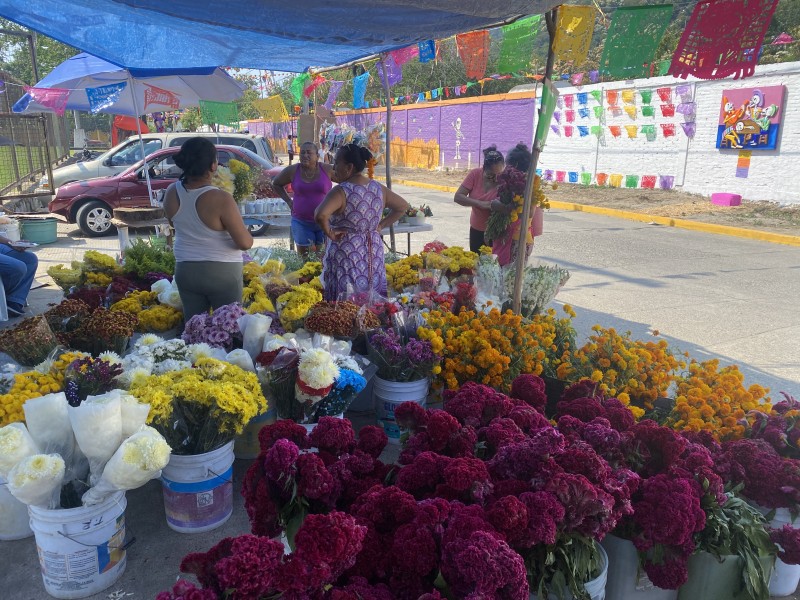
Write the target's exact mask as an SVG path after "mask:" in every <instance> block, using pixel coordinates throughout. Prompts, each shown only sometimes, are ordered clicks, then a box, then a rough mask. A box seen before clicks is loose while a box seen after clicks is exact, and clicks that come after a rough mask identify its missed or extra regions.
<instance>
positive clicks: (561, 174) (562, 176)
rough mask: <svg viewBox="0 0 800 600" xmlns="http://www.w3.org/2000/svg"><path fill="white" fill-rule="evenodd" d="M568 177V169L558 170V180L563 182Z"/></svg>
mask: <svg viewBox="0 0 800 600" xmlns="http://www.w3.org/2000/svg"><path fill="white" fill-rule="evenodd" d="M566 178H567V172H566V171H556V181H557V182H559V183H563V182H564V180H565V179H566Z"/></svg>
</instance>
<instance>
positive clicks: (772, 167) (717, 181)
mask: <svg viewBox="0 0 800 600" xmlns="http://www.w3.org/2000/svg"><path fill="white" fill-rule="evenodd" d="M685 83H689V84H691V86H692V88H693V95H694V102H696V109H697V110H696V114H695V117H694V119H695V122H696V133H695V137H694V138H693V139H689V138H688V137H687V136H686V134H685V133H684V131H683V129H682V128H681V125H680V122H681V121H685V120H691V119H690V118H686V117H684V115H681V114H678V113H676V114H675V116H674V117H664V116H662V115H661V111H660V105H661V104H662V101H661V100H660V99H659V97H658V94H657V93H656V89H657V88H661V87H671V88H673V101H672V102H673V104H675V105H676V106H677V105H678V103H679V102H680V99H679V98H677V97H676V95H675V92H674V90H675V88H677V87H678V86H680V85H682V84H685ZM773 85H785V86H786V88H787V91H786V96H785V98H784V105H783V112H784V115H783V120H782V122H781V123H782V124H781V127H782V131H781V133H780V137H779V139H778V149H777V150H753V152H752V158H751V162H750V169H749V172H748V176H747V178H738V177H736V166H737V161H738V155H739V151H738V150H720V149H717V148H716V136H717V124H718V119H719V110H720V102H721V99H722V95H723V90H726V89H736V88H752V87H759V86H773ZM631 88H633V89H635V90H636V91H637V93H636V105H637V107H638V108H639V109H641V106H642V102H641V98H640V96H639V93H638V91H639V90H641V89H652V90H653V100H652V103H651V104H652V106H654V107H655V116H654V117H643V116H642V115H641V110H639V111H637V112H638V114H637V117H636V119H635V120H633V119H631V118H630V117H629V116H628V115H627V114H626V113H625V112H621V113H619V114H616V115H614V114H612V113H611V112H610V111H609V110H608V109H607V108H606V110H605V118H606V122H605V123H604V124H603V130H604V132H603V135H602V137H600V138H597V137H596V136H593V135H591V134H590V135H588V136H586V137H584V138H581V137H580V136H579V134H578V131H577V126H579V125H584V126H587V127H591V126H592V125H597V124H598V121H597V119H596V118H595V115H594V110H593V107H594V106H597V102H596V101H595V100H594V99H593V98H592V97H591V91H592V90H597V89H599V90H602V91H603V105H604V106H607V104H606V100H605V92H606V91H607V90H619V91H620V92H621V91H622V90H625V89H631ZM559 92H560V94H561V95H562V96H565V95H567V94H573V95H575V96H574V97H575V102H574V105H573V110H575V111H576V118H575V122H573V123H567V121H566V117H565V113H566V110H568V109H567V107H566V106H563V107H562V108H560V109H559V110H560V111H561V127H560V129H559V133H560V135H557V134H555V133H554V132H553V131H550V133H549V135H548V138H547V145H546V147H545V150H544V152H543V153H542V155H541V159H540V168H542V169H544V170H552V171H554V172H556V171H564V172H566V173H569V172H577V173H581V172H590V173H592V183H595V181H596V178H595V177H596V174H597V173H606V174H609V175H610V174H613V173H618V174H621V175H638V176H639V177H640V178H641V177H642V176H644V175H656V176H660V175H672V176H674V185H675V189H682V190H684V191H687V192H692V193H699V194H704V195H710V194H712V193H714V192H732V193H737V194H741V195H742V197H743V198H746V199H749V200H770V201H775V202H780V203H783V204H800V185H798V183H796V182H795V180H794V175H795V173H797V172H798V171H800V160H798V158H799V157H800V63H797V62H795V63H784V64H780V65H767V66H759V67H757V68H756V73H755V75H754V76H753V77H748V78H745V79H740V80H733V79H723V80H716V81H702V80H695V79H689V80H688V81H684V80H681V79H676V78H674V77H657V78H652V79H641V80H635V81H626V82H613V83H604V84H594V85H585V86H582V87H580V88H575V87H569V86H564V87H561V86H559ZM578 93H589V101H588V105H587V106H588V108H589V111H590V117H589V118H588V119H581V118H579V117H578V115H577V110H578V109H579V108H580V105H579V104H578V102H577V94H578ZM619 104H620V106H622V104H623V103H622V100H621V99H620V101H619ZM662 123H674V124H675V129H676V133H675V136H673V137H664V135H663V132H662V130H661V127H660V125H661V124H662ZM631 124H636V125H639V126H641V125H644V124H653V125H655V128H656V137H655V139H654V140H652V141H648V140H647V139H646V138H645V137H644V136H643V135H642V134H641V132H640V133H639V134H638V137H637V138H636V139H629V138H628V135H627V133H626V131H625V128H624V125H631ZM565 125H572V126H573V127H574V128H575V130H574V133H573V136H572V137H567V136H566V135H565V134H564V126H565ZM609 125H620V126H622V135H621V136H620V137H619V138H615V137H612V135H611V134H610V132H609V130H608V126H609ZM624 185H625V184H624V181H623V186H624ZM640 185H641V179H640ZM656 187H659V186H658V183H656Z"/></svg>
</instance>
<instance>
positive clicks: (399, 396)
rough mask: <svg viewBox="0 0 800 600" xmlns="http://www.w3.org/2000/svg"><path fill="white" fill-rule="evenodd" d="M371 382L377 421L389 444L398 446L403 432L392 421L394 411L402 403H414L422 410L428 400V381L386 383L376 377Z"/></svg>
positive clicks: (393, 420) (395, 422)
mask: <svg viewBox="0 0 800 600" xmlns="http://www.w3.org/2000/svg"><path fill="white" fill-rule="evenodd" d="M373 381H374V384H373V388H372V393H373V395H374V397H375V408H376V410H377V412H378V421H379V422H380V424H381V427H383V430H384V431H385V432H386V435H387V436H388V437H389V443H390V444H399V443H400V435H401V434H402V433H403V432H402V431H400V427H399V426H398V425H397V421H395V419H394V411H395V410H396V409H397V407H398V406H400V405H401V404H402V403H403V402H416V403H417V404H419V405H420V406H422V407H423V408H424V407H425V401H426V399H427V398H428V384H429V382H428V379H427V378H426V379H419V380H417V381H386V380H385V379H381V378H380V377H378V376H377V375H376V376H375V377H374V378H373Z"/></svg>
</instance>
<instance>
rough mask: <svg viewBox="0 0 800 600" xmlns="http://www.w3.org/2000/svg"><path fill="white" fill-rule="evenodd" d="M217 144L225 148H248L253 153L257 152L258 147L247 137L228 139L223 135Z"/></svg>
mask: <svg viewBox="0 0 800 600" xmlns="http://www.w3.org/2000/svg"><path fill="white" fill-rule="evenodd" d="M217 143H219V144H223V145H225V146H241V147H242V148H247V149H248V150H250V151H251V152H257V150H256V145H255V144H254V143H253V140H251V139H249V138H245V137H232V136H231V137H226V136H224V135H221V136H220V137H219V142H217Z"/></svg>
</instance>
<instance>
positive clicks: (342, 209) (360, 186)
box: [315, 144, 408, 300]
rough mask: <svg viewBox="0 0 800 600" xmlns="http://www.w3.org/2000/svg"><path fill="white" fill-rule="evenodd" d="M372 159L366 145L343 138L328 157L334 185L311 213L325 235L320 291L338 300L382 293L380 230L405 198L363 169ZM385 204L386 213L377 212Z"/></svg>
mask: <svg viewBox="0 0 800 600" xmlns="http://www.w3.org/2000/svg"><path fill="white" fill-rule="evenodd" d="M371 159H372V154H371V153H370V151H369V150H367V149H366V148H362V147H361V146H357V145H356V144H348V145H346V146H343V147H342V148H340V149H339V151H338V152H337V153H336V159H335V160H334V163H333V169H334V179H335V180H336V181H339V182H340V183H339V185H337V186H336V187H334V188H333V189H332V190H331V191H330V192H328V195H327V196H326V197H325V200H323V202H322V204H320V205H319V206H318V207H317V210H316V212H315V219H316V221H317V223H318V224H319V226H320V227H321V228H322V231H324V232H325V235H326V236H327V237H328V238H329V239H330V240H331V243H330V244H328V246H327V248H326V251H325V257H324V258H323V260H322V276H321V279H322V285H323V295H324V297H325V299H326V300H344V299H347V298H348V297H349V296H350V295H351V294H355V293H359V292H369V291H374V292H376V293H377V294H380V295H381V296H385V295H386V266H385V264H384V261H383V239H382V238H381V235H380V231H381V230H382V229H383V228H385V227H388V226H389V225H391V224H392V223H394V222H395V221H397V220H398V219H399V218H400V217H402V216H403V214H404V213H405V211H406V210H407V209H408V202H406V201H405V200H403V198H401V197H400V196H398V195H397V194H395V193H394V192H392V191H391V190H389V189H388V188H386V187H385V186H383V185H381V184H380V183H378V182H377V181H373V180H372V179H370V178H369V177H367V176H366V175H364V173H363V171H364V169H365V168H366V166H367V163H368V162H369V161H370V160H371ZM386 207H388V208H389V214H388V215H386V216H385V217H384V216H383V209H384V208H386Z"/></svg>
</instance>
